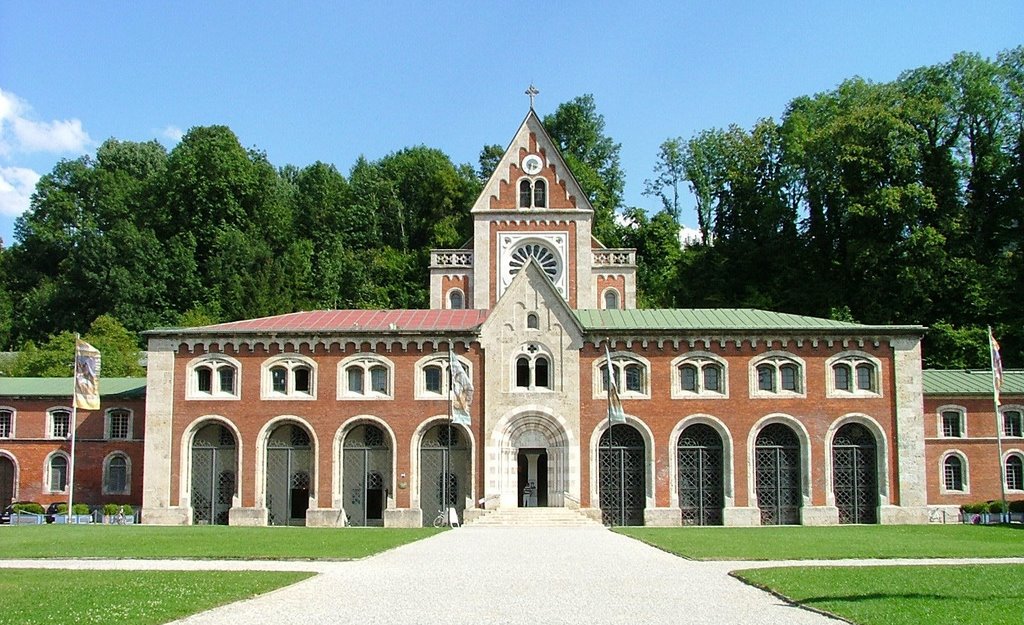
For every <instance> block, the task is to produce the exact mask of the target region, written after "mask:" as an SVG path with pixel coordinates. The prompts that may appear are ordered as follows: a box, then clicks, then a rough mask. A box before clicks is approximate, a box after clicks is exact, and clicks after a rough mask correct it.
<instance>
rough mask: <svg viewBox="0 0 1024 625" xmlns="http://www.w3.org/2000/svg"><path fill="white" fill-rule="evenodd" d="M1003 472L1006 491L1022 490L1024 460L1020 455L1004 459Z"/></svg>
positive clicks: (1012, 455) (1023, 483)
mask: <svg viewBox="0 0 1024 625" xmlns="http://www.w3.org/2000/svg"><path fill="white" fill-rule="evenodd" d="M1004 471H1005V476H1004V477H1005V479H1006V489H1007V490H1024V458H1022V457H1021V455H1020V454H1010V455H1009V456H1007V457H1006V465H1005V467H1004Z"/></svg>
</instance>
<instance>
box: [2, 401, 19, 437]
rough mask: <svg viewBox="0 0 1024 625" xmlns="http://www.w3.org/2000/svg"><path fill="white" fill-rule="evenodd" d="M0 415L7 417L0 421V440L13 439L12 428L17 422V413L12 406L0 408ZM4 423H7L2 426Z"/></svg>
mask: <svg viewBox="0 0 1024 625" xmlns="http://www.w3.org/2000/svg"><path fill="white" fill-rule="evenodd" d="M0 415H7V418H6V419H0V440H9V439H12V438H14V437H15V429H14V428H15V425H16V424H17V422H18V419H17V417H18V411H17V410H15V409H14V408H13V407H12V406H0ZM4 421H6V422H7V423H6V424H4Z"/></svg>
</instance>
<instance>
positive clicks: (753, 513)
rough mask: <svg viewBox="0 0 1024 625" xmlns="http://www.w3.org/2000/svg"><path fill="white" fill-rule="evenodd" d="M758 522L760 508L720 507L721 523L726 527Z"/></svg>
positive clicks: (758, 523) (744, 525) (759, 522)
mask: <svg viewBox="0 0 1024 625" xmlns="http://www.w3.org/2000/svg"><path fill="white" fill-rule="evenodd" d="M760 524H761V510H760V508H738V507H731V508H730V507H726V508H722V525H725V526H728V527H750V526H754V525H760Z"/></svg>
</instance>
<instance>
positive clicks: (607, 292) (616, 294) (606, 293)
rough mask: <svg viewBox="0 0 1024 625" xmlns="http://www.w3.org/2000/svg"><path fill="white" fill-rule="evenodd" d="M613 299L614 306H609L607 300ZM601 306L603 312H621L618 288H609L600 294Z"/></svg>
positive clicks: (620, 296)
mask: <svg viewBox="0 0 1024 625" xmlns="http://www.w3.org/2000/svg"><path fill="white" fill-rule="evenodd" d="M610 296H611V297H614V298H615V302H614V303H615V305H614V306H609V305H608V304H609V302H608V298H609V297H610ZM601 306H602V307H603V308H604V309H605V310H621V309H622V294H621V293H619V289H618V287H614V286H610V287H608V288H606V289H605V290H604V291H602V292H601Z"/></svg>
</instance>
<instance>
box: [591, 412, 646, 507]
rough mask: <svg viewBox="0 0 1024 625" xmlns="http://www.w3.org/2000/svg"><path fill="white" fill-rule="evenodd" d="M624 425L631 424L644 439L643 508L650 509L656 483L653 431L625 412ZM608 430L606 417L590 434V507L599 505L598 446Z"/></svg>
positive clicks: (637, 418)
mask: <svg viewBox="0 0 1024 625" xmlns="http://www.w3.org/2000/svg"><path fill="white" fill-rule="evenodd" d="M612 425H621V424H620V423H613V424H612ZM625 425H631V426H633V427H634V428H636V429H637V431H639V432H640V436H642V437H643V439H644V447H645V450H644V453H645V457H644V490H645V493H644V495H645V503H644V509H650V508H654V507H655V488H656V486H657V485H656V484H655V482H654V478H655V476H656V475H657V467H656V458H657V457H658V454H657V449H656V448H655V441H654V433H653V432H651V428H649V427H647V424H646V423H644V422H643V421H642V420H641V419H640V418H639V417H636V416H634V415H631V414H628V413H627V414H626V423H625ZM607 430H608V419H601V421H600V422H599V423H598V424H597V426H596V427H595V428H594V431H593V432H592V433H591V435H590V454H589V455H590V506H591V507H592V508H600V507H601V491H600V487H599V478H600V475H599V473H600V467H599V466H598V461H599V454H598V448H599V447H600V444H601V435H602V434H604V433H605V432H606V431H607Z"/></svg>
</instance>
